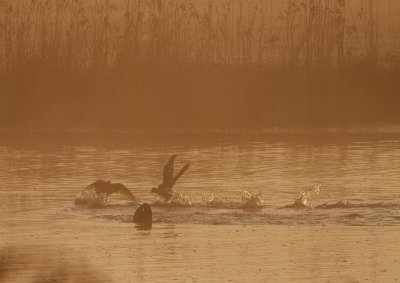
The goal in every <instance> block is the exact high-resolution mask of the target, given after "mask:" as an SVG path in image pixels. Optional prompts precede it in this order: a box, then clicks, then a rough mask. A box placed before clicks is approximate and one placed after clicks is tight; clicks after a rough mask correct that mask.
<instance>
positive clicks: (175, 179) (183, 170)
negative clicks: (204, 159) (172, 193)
mask: <svg viewBox="0 0 400 283" xmlns="http://www.w3.org/2000/svg"><path fill="white" fill-rule="evenodd" d="M189 167H190V163H186V164H185V166H183V167H182V169H181V170H180V171H179V172H178V174H176V176H175V177H174V185H175V183H176V181H178V179H179V178H180V177H181V176H182V175H183V173H185V172H186V170H188V169H189Z"/></svg>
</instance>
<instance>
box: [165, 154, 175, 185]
mask: <svg viewBox="0 0 400 283" xmlns="http://www.w3.org/2000/svg"><path fill="white" fill-rule="evenodd" d="M176 157H177V155H176V154H174V155H172V156H171V157H170V158H169V160H168V162H167V164H165V166H164V172H163V184H171V185H172V184H173V182H174V162H175V158H176Z"/></svg>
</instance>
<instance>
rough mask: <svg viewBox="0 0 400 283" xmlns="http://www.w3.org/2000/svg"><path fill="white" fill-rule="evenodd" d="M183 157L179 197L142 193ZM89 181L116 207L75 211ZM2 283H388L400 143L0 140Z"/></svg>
mask: <svg viewBox="0 0 400 283" xmlns="http://www.w3.org/2000/svg"><path fill="white" fill-rule="evenodd" d="M173 153H177V154H178V158H177V159H176V170H178V167H181V166H183V165H184V164H185V163H186V162H189V161H190V162H191V163H192V166H191V168H190V169H189V170H188V171H187V172H186V173H185V174H184V176H183V177H182V178H181V179H180V180H179V181H178V183H177V185H176V187H175V189H176V191H177V192H179V193H178V194H177V196H176V197H175V198H173V200H172V201H171V202H169V203H163V202H162V201H160V200H159V199H157V197H156V196H155V195H152V194H151V193H150V190H151V188H152V187H154V186H156V185H158V184H159V183H160V181H161V179H162V166H163V164H164V162H166V161H167V160H168V158H169V156H170V155H171V154H173ZM97 179H104V180H111V181H113V182H121V183H123V184H125V185H126V186H127V187H128V188H130V189H131V191H132V192H133V193H134V195H135V196H136V197H137V198H138V199H139V200H140V202H148V203H150V204H152V209H153V220H154V223H153V225H152V229H150V230H148V229H143V227H140V226H136V225H135V224H134V223H133V214H134V211H135V208H137V205H135V204H132V203H131V202H130V201H128V200H126V199H124V198H123V197H120V196H112V197H110V198H109V199H108V200H107V202H104V203H102V206H100V207H97V208H89V207H87V206H76V205H75V204H74V200H75V197H76V196H77V194H79V192H81V191H82V190H83V189H84V188H85V187H86V186H87V185H89V184H90V183H91V182H93V181H95V180H97ZM0 184H1V185H0V198H1V204H0V215H1V218H0V225H1V226H0V281H1V282H41V281H40V280H48V281H45V282H49V281H50V282H51V280H56V281H57V282H77V281H78V282H170V281H173V282H221V281H224V282H229V281H231V282H266V281H268V282H288V281H291V282H302V281H308V282H309V281H311V282H329V281H330V282H361V281H362V282H365V281H370V282H393V281H397V280H398V279H399V278H400V271H399V270H400V269H399V267H400V262H399V261H400V258H399V256H398V255H399V252H400V244H399V242H400V241H399V240H400V233H399V232H400V229H399V227H400V189H399V188H400V136H398V135H397V134H376V135H373V134H353V135H350V134H348V135H338V134H318V135H315V134H303V135H294V134H290V135H289V134H272V135H268V134H263V135H261V134H255V133H252V134H216V133H214V134H206V135H205V134H182V133H181V134H179V133H174V134H170V135H168V134H162V135H156V134H146V135H141V134H139V133H137V134H132V135H131V134H103V135H100V134H77V133H75V134H55V133H47V134H37V133H36V134H35V133H30V134H27V133H6V134H4V133H3V134H1V141H0ZM35 280H36V281H35Z"/></svg>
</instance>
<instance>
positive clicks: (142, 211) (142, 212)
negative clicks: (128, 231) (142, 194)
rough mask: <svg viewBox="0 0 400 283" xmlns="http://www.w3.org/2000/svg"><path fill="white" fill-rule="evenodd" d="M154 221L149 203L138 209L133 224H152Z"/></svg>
mask: <svg viewBox="0 0 400 283" xmlns="http://www.w3.org/2000/svg"><path fill="white" fill-rule="evenodd" d="M152 219H153V213H152V211H151V207H150V205H148V204H147V203H144V204H142V205H141V206H140V207H139V208H138V209H136V212H135V215H134V216H133V222H135V223H137V224H145V225H149V224H151V222H152Z"/></svg>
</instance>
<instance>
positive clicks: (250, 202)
mask: <svg viewBox="0 0 400 283" xmlns="http://www.w3.org/2000/svg"><path fill="white" fill-rule="evenodd" d="M261 196H262V194H261V192H252V193H251V192H248V191H244V192H243V193H242V207H243V208H244V209H252V208H258V209H259V208H262V207H263V206H264V201H263V200H262V198H261Z"/></svg>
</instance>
